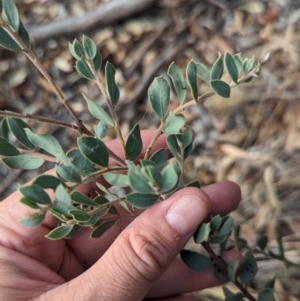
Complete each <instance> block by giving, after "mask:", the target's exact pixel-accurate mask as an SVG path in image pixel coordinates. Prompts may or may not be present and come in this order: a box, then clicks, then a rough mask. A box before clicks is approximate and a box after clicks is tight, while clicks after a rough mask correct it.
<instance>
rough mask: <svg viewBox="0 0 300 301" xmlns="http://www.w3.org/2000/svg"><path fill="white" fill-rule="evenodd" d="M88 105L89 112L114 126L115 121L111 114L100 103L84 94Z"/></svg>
mask: <svg viewBox="0 0 300 301" xmlns="http://www.w3.org/2000/svg"><path fill="white" fill-rule="evenodd" d="M82 95H83V97H84V99H85V101H86V103H87V105H88V109H89V112H90V113H91V114H92V115H93V116H94V117H95V118H97V119H99V120H103V121H104V122H105V123H107V124H109V125H111V126H114V122H113V121H112V119H111V118H110V116H109V115H108V114H107V113H106V112H105V111H104V109H103V108H102V107H101V106H100V105H98V104H97V103H96V102H95V101H92V100H90V99H89V98H88V97H87V96H86V95H84V94H82Z"/></svg>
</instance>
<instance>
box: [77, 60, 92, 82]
mask: <svg viewBox="0 0 300 301" xmlns="http://www.w3.org/2000/svg"><path fill="white" fill-rule="evenodd" d="M75 69H76V71H77V72H78V74H79V75H80V76H81V77H83V78H87V79H89V80H95V76H94V74H93V72H92V70H91V69H90V67H89V65H88V63H87V62H86V61H84V60H83V59H81V60H80V61H77V62H76V64H75Z"/></svg>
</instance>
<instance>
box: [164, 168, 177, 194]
mask: <svg viewBox="0 0 300 301" xmlns="http://www.w3.org/2000/svg"><path fill="white" fill-rule="evenodd" d="M178 180H179V177H178V174H177V172H176V169H175V168H174V164H173V163H169V164H168V165H167V166H166V167H165V168H164V170H163V172H162V177H161V191H162V192H164V193H167V192H168V191H170V190H171V189H173V188H174V187H175V186H176V185H177V183H178Z"/></svg>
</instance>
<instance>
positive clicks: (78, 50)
mask: <svg viewBox="0 0 300 301" xmlns="http://www.w3.org/2000/svg"><path fill="white" fill-rule="evenodd" d="M70 50H71V49H70ZM73 50H74V53H72V51H71V53H72V54H73V56H74V57H75V58H76V59H77V60H81V59H82V58H84V49H83V47H82V45H81V44H80V42H79V41H78V40H77V39H75V40H74V42H73ZM74 54H75V55H74Z"/></svg>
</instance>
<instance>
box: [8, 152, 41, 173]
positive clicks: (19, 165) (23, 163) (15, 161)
mask: <svg viewBox="0 0 300 301" xmlns="http://www.w3.org/2000/svg"><path fill="white" fill-rule="evenodd" d="M2 161H3V163H4V164H6V165H7V166H8V167H9V168H12V169H26V170H32V169H36V168H39V167H40V166H42V165H43V163H44V160H43V159H41V158H38V157H34V156H29V155H19V156H14V157H6V158H2Z"/></svg>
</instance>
